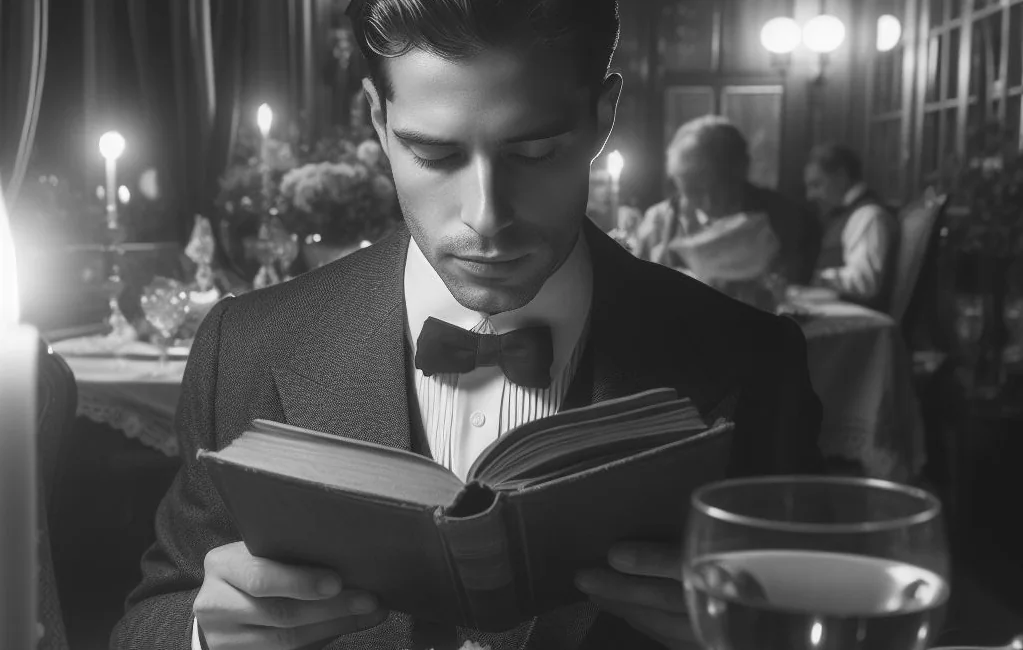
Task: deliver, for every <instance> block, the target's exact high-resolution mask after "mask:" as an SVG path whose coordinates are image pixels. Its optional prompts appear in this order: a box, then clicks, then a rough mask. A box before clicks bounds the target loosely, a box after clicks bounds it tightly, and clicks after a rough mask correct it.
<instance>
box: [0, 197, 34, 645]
mask: <svg viewBox="0 0 1023 650" xmlns="http://www.w3.org/2000/svg"><path fill="white" fill-rule="evenodd" d="M18 321H19V308H18V285H17V266H16V264H15V259H14V240H13V238H12V236H11V230H10V224H9V222H8V218H7V212H6V210H5V208H4V201H3V194H2V193H0V368H3V371H2V372H0V522H2V525H0V638H2V639H3V640H4V643H3V646H4V647H5V648H12V650H13V649H15V648H16V649H17V650H22V649H23V648H24V649H25V650H28V649H29V648H35V647H36V645H37V643H38V631H37V621H38V618H37V611H38V560H37V553H38V549H37V536H38V525H37V524H38V522H37V516H36V498H37V495H36V372H37V369H36V364H37V355H38V353H39V334H38V333H37V332H36V330H35V329H34V328H32V327H29V326H27V325H20V324H19V322H18Z"/></svg>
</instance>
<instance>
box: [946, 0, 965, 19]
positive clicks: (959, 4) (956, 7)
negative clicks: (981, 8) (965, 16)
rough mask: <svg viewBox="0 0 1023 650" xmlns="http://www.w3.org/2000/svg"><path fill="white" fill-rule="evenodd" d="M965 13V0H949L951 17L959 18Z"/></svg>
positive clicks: (949, 14)
mask: <svg viewBox="0 0 1023 650" xmlns="http://www.w3.org/2000/svg"><path fill="white" fill-rule="evenodd" d="M962 13H963V0H949V2H948V17H949V18H951V19H955V18H958V17H959V16H961V15H962Z"/></svg>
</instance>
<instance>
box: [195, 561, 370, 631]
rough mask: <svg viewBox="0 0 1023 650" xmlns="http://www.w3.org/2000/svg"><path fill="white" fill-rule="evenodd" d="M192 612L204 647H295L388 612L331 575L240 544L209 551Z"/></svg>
mask: <svg viewBox="0 0 1023 650" xmlns="http://www.w3.org/2000/svg"><path fill="white" fill-rule="evenodd" d="M193 611H194V612H195V617H196V621H197V622H198V625H199V629H200V630H201V632H202V635H203V636H204V637H205V641H206V645H207V647H208V648H210V650H221V649H222V648H244V647H260V648H272V649H281V650H289V649H292V648H301V647H303V646H306V645H309V644H310V643H313V642H316V641H320V640H323V639H329V638H332V637H335V636H338V635H341V634H347V633H350V632H355V631H358V630H362V629H365V628H368V627H372V626H374V625H377V624H378V623H380V622H382V621H383V620H384V618H386V616H387V613H386V611H382V610H380V609H379V608H378V606H377V601H376V599H375V598H374V597H373V596H372V595H371V594H368V593H366V592H363V591H357V590H347V589H343V587H342V585H341V581H340V580H339V579H338V577H337V576H336V575H334V574H332V573H331V572H329V571H327V570H324V569H317V568H311V567H299V566H289V565H285V564H281V563H279V562H272V561H270V560H264V559H261V558H256V557H253V556H252V555H251V554H250V553H249V552H248V549H246V547H245V545H244V543H242V542H236V543H234V544H228V545H226V546H221V547H219V548H216V549H214V550H212V551H210V552H209V553H208V554H207V556H206V561H205V578H204V580H203V585H202V588H201V589H200V590H199V593H198V595H197V596H196V599H195V604H194V606H193Z"/></svg>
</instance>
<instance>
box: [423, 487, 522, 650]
mask: <svg viewBox="0 0 1023 650" xmlns="http://www.w3.org/2000/svg"><path fill="white" fill-rule="evenodd" d="M504 509H505V498H504V495H503V494H498V495H495V496H494V500H493V503H492V504H491V505H490V506H489V507H488V508H486V509H485V510H483V511H482V512H478V513H477V514H473V515H470V516H465V517H460V516H452V514H451V513H441V514H439V515H438V519H437V527H438V529H439V530H440V532H441V535H442V536H443V537H444V540H445V542H446V544H447V548H448V552H449V553H450V555H451V560H452V564H453V565H454V567H455V570H456V572H457V574H458V578H459V581H460V582H461V586H462V590H463V592H464V595H465V598H464V600H463V602H464V603H465V607H466V609H467V610H468V611H466V612H464V616H465V620H467V621H469V622H470V624H471V625H472V626H473V627H476V628H478V629H480V630H483V631H485V632H503V631H505V630H508V629H510V628H512V627H514V626H515V625H516V624H518V623H519V622H520V618H521V617H520V613H519V605H518V598H517V596H516V592H515V578H514V576H515V573H514V570H513V567H512V563H511V554H510V553H509V540H508V533H507V529H506V527H505V522H504Z"/></svg>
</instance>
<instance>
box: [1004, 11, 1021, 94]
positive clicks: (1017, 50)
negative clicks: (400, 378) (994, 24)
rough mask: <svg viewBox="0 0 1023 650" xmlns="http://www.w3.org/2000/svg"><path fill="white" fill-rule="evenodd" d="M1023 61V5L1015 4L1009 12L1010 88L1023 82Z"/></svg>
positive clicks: (1008, 80)
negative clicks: (1022, 76)
mask: <svg viewBox="0 0 1023 650" xmlns="http://www.w3.org/2000/svg"><path fill="white" fill-rule="evenodd" d="M1021 63H1023V5H1019V4H1016V5H1013V6H1012V9H1011V10H1010V13H1009V70H1008V77H1007V83H1008V84H1009V87H1010V88H1014V87H1017V86H1019V85H1021V84H1023V78H1021V72H1023V70H1021V67H1023V66H1021Z"/></svg>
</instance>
